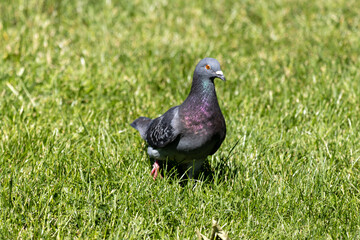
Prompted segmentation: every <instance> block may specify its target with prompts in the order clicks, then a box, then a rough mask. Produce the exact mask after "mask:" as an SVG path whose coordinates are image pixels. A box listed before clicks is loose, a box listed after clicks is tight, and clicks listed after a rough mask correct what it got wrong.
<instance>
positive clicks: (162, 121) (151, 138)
mask: <svg viewBox="0 0 360 240" xmlns="http://www.w3.org/2000/svg"><path fill="white" fill-rule="evenodd" d="M178 108H179V107H178V106H176V107H173V108H170V109H169V110H168V111H167V112H166V113H164V115H162V116H160V117H158V118H155V119H154V120H152V122H151V124H150V125H149V127H148V129H147V132H146V141H147V142H148V144H149V145H150V146H152V147H154V148H163V147H165V146H166V145H168V144H170V143H172V142H173V141H175V139H176V138H177V137H178V135H179V133H180V131H181V129H180V128H179V122H180V121H179V116H178Z"/></svg>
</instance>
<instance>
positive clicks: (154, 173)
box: [151, 160, 162, 180]
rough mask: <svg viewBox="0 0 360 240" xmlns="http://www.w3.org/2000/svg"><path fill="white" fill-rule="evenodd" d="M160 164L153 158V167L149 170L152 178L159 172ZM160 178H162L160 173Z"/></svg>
mask: <svg viewBox="0 0 360 240" xmlns="http://www.w3.org/2000/svg"><path fill="white" fill-rule="evenodd" d="M159 169H160V165H159V163H158V161H157V160H155V162H154V164H153V169H152V170H151V176H152V175H154V180H155V179H156V177H157V175H158V174H159ZM160 178H162V176H161V174H160Z"/></svg>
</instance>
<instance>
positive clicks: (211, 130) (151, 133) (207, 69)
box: [130, 58, 226, 180]
mask: <svg viewBox="0 0 360 240" xmlns="http://www.w3.org/2000/svg"><path fill="white" fill-rule="evenodd" d="M215 78H219V79H222V80H223V81H225V76H224V74H223V72H222V71H221V68H220V63H219V62H218V61H217V60H216V59H214V58H204V59H202V60H201V61H200V62H199V63H198V64H197V65H196V68H195V71H194V74H193V81H192V86H191V90H190V93H189V95H188V97H187V98H186V99H185V101H184V102H183V103H182V104H181V105H179V106H175V107H172V108H170V109H169V110H168V111H167V112H165V113H164V114H163V115H161V116H160V117H158V118H155V119H151V118H148V117H139V118H138V119H136V120H135V121H134V122H132V123H131V124H130V125H131V126H132V127H133V128H135V129H136V130H138V131H139V133H140V135H141V137H142V138H143V139H144V140H145V141H146V143H147V144H148V148H147V153H148V155H149V156H150V159H152V160H154V164H153V169H152V170H151V175H152V176H153V179H154V180H155V179H156V178H157V176H158V175H159V171H160V168H161V167H163V166H165V164H166V166H169V165H170V166H174V167H175V168H176V169H177V171H178V173H180V174H183V175H182V176H185V175H186V176H187V177H188V178H190V179H192V178H195V177H196V176H198V174H199V172H201V167H202V165H203V163H204V161H205V160H206V158H207V157H208V156H209V155H213V154H214V153H215V152H216V151H217V150H218V149H219V147H220V145H221V144H222V142H223V141H224V139H225V136H226V124H225V119H224V116H223V115H222V112H221V109H220V106H219V103H218V100H217V96H216V92H215V84H214V79H215ZM160 177H161V178H162V176H161V174H160Z"/></svg>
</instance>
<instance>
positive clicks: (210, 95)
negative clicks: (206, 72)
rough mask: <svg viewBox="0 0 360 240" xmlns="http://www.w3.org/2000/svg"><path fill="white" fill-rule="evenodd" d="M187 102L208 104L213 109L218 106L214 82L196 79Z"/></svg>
mask: <svg viewBox="0 0 360 240" xmlns="http://www.w3.org/2000/svg"><path fill="white" fill-rule="evenodd" d="M185 102H187V103H189V104H196V105H199V104H206V105H208V106H213V107H216V106H218V101H217V97H216V92H215V84H214V80H211V79H206V80H202V79H198V78H194V79H193V83H192V86H191V90H190V94H189V96H188V98H187V99H186V101H185Z"/></svg>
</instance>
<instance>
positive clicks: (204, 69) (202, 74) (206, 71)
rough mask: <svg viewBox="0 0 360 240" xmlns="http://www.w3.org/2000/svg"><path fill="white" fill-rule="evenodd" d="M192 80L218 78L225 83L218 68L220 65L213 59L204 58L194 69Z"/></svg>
mask: <svg viewBox="0 0 360 240" xmlns="http://www.w3.org/2000/svg"><path fill="white" fill-rule="evenodd" d="M194 78H200V79H204V78H205V79H211V80H214V79H215V78H220V79H221V80H223V81H225V76H224V74H223V72H222V71H221V68H220V63H219V62H218V60H216V59H215V58H204V59H203V60H201V61H200V62H199V63H198V64H197V65H196V68H195V71H194Z"/></svg>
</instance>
